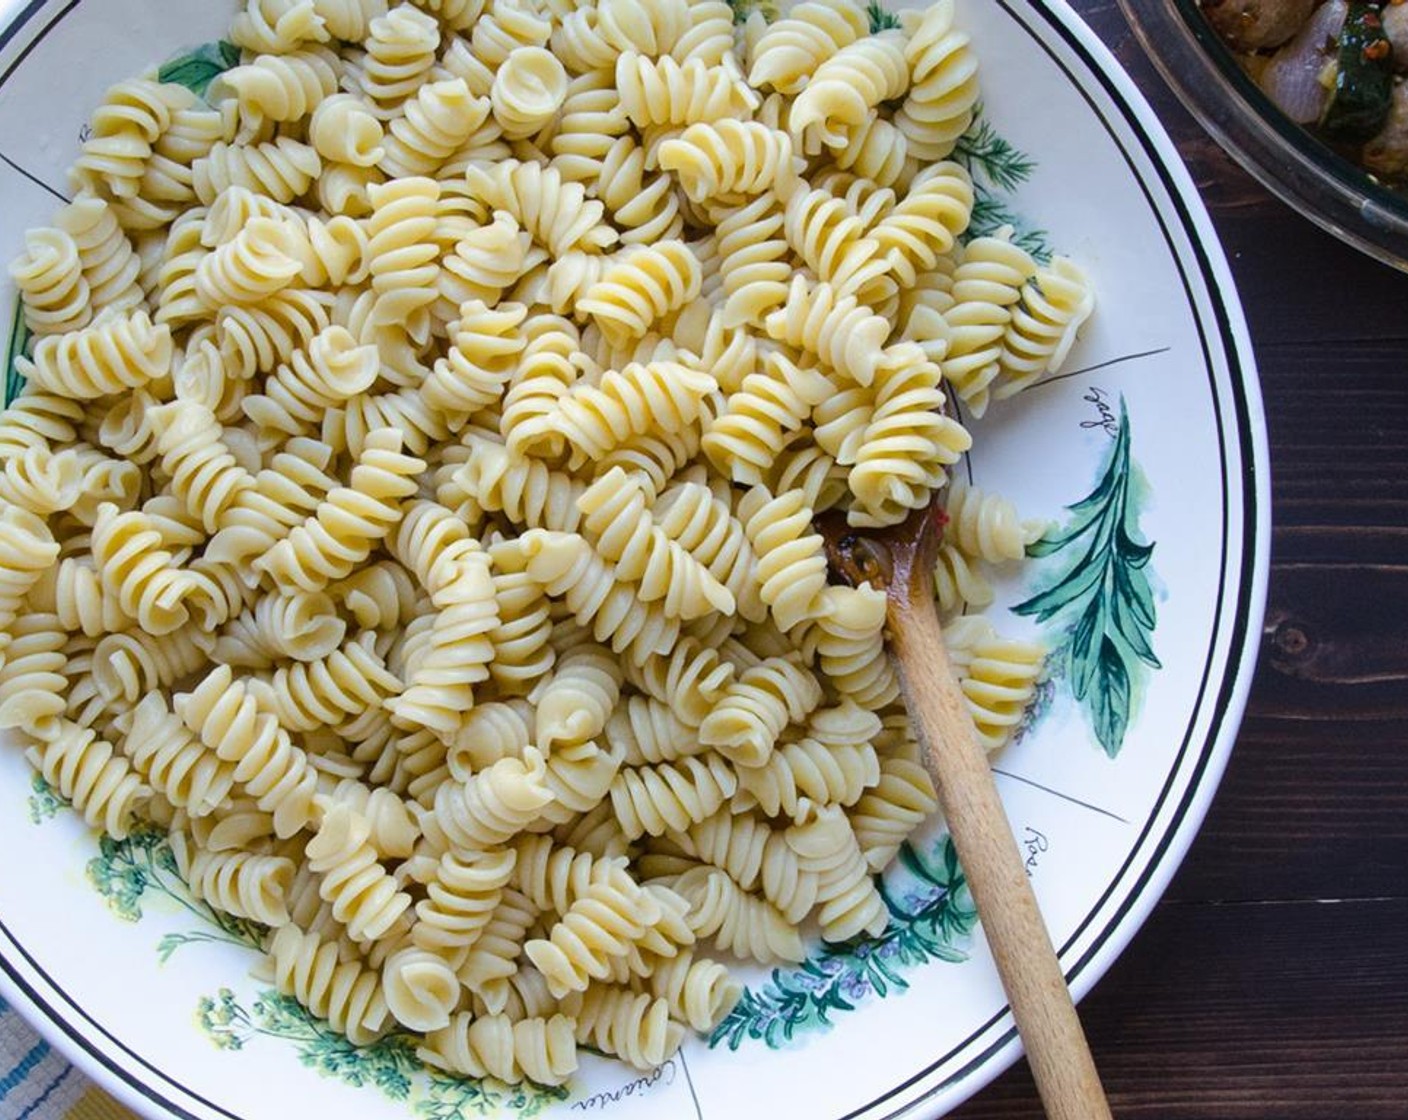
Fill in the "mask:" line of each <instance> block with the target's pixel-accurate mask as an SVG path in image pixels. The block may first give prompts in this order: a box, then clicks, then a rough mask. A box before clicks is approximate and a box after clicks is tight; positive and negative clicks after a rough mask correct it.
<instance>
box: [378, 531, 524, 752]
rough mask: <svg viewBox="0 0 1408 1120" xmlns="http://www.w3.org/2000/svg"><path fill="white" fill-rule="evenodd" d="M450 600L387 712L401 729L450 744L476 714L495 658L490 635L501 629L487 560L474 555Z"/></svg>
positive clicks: (390, 702)
mask: <svg viewBox="0 0 1408 1120" xmlns="http://www.w3.org/2000/svg"><path fill="white" fill-rule="evenodd" d="M446 597H447V599H448V600H449V601H448V602H447V604H446V606H445V607H443V608H442V609H441V610H439V612H438V613H436V614H435V616H434V621H433V623H432V625H431V628H430V633H429V636H428V639H427V643H426V649H425V652H424V654H423V655H422V656H421V657H420V658H419V659H417V660H416V662H415V663H414V665H413V667H412V668H411V670H410V672H409V678H408V680H407V687H406V690H405V692H403V693H402V694H401V695H400V696H398V697H395V698H394V699H392V700H390V701H388V705H387V706H388V707H389V708H390V709H391V712H392V714H393V718H394V719H395V720H396V722H397V723H398V724H399V725H400V726H402V727H407V728H410V729H418V728H429V729H430V730H432V731H434V732H436V734H438V735H440V736H441V737H442V738H444V739H447V740H448V739H449V738H450V737H452V736H453V735H454V733H455V731H456V730H457V728H458V727H459V725H460V723H461V721H462V719H463V716H464V713H466V712H468V711H471V710H472V709H473V708H474V704H475V697H474V686H475V685H477V684H479V683H480V682H482V681H485V680H487V679H488V678H489V668H488V666H489V662H490V661H492V660H493V657H494V645H493V642H492V641H491V640H490V638H489V635H490V634H491V633H492V632H493V630H494V629H495V628H496V627H497V626H498V624H499V614H498V602H497V600H496V598H495V596H494V584H493V580H492V579H491V577H490V575H489V563H488V557H487V556H485V555H484V554H483V553H477V554H472V555H470V556H469V557H468V559H467V563H466V565H465V569H464V571H463V572H462V574H461V575H460V576H459V577H458V578H457V579H456V581H455V583H454V584H453V585H451V587H450V588H449V589H448V590H447V592H446Z"/></svg>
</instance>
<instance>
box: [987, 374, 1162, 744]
mask: <svg viewBox="0 0 1408 1120" xmlns="http://www.w3.org/2000/svg"><path fill="white" fill-rule="evenodd" d="M1137 474H1138V472H1137V468H1136V467H1135V465H1134V462H1133V460H1132V459H1131V457H1130V427H1129V410H1128V409H1127V408H1126V406H1125V402H1124V398H1123V397H1121V398H1120V416H1119V425H1118V428H1117V429H1116V432H1115V442H1114V444H1113V445H1112V446H1111V448H1110V453H1109V456H1108V457H1107V458H1106V460H1105V463H1104V465H1103V466H1102V467H1101V473H1100V480H1099V481H1098V482H1097V483H1096V485H1095V489H1094V490H1092V491H1091V492H1090V493H1089V494H1088V495H1086V496H1085V497H1084V498H1082V499H1081V500H1080V501H1079V502H1077V503H1076V504H1075V505H1073V506H1069V507H1067V509H1068V512H1069V513H1070V515H1071V517H1070V520H1069V521H1068V522H1067V523H1066V524H1065V525H1064V526H1063V527H1060V528H1056V529H1052V530H1051V531H1049V532H1048V533H1047V534H1046V535H1045V536H1044V537H1042V538H1041V540H1039V541H1037V542H1036V543H1035V544H1033V545H1031V546H1029V547H1028V549H1027V555H1028V556H1030V557H1033V558H1034V559H1044V558H1048V557H1052V558H1055V563H1054V567H1055V569H1056V571H1055V575H1054V576H1052V577H1047V578H1048V582H1047V583H1046V585H1045V586H1044V588H1043V590H1041V591H1040V592H1039V593H1038V594H1036V595H1033V596H1032V597H1031V598H1029V599H1027V600H1026V601H1024V602H1022V603H1019V604H1017V606H1015V607H1013V608H1012V609H1013V611H1015V612H1016V613H1017V614H1021V615H1028V616H1030V617H1032V618H1034V619H1035V620H1036V621H1037V622H1038V623H1043V624H1044V623H1052V622H1055V623H1056V624H1058V625H1062V624H1064V625H1065V626H1066V633H1065V636H1064V638H1063V639H1062V641H1061V644H1060V645H1059V646H1058V647H1057V648H1056V649H1055V650H1053V652H1052V654H1051V657H1050V660H1049V664H1050V665H1051V666H1052V667H1053V669H1054V671H1056V672H1058V673H1061V674H1062V675H1063V676H1064V677H1065V679H1066V680H1067V681H1068V682H1069V684H1070V688H1071V693H1072V695H1074V696H1075V698H1076V700H1077V701H1078V702H1079V703H1080V704H1081V705H1082V706H1083V707H1084V708H1085V709H1086V711H1087V712H1088V714H1089V716H1090V721H1091V724H1092V725H1093V727H1094V730H1095V737H1096V738H1097V739H1098V740H1099V741H1100V746H1101V747H1103V748H1104V750H1105V753H1106V754H1107V755H1109V756H1110V757H1111V758H1114V757H1115V756H1116V755H1118V754H1119V752H1120V748H1121V747H1123V746H1124V737H1125V732H1126V731H1127V730H1128V729H1129V721H1130V717H1131V714H1132V712H1133V708H1134V705H1135V702H1136V700H1137V698H1138V696H1139V695H1140V694H1141V692H1142V690H1143V688H1144V685H1145V684H1146V682H1147V679H1148V675H1149V673H1150V672H1151V671H1152V670H1154V669H1158V668H1161V667H1162V666H1161V665H1160V663H1159V659H1158V657H1157V656H1156V655H1155V653H1154V648H1153V645H1152V638H1153V634H1154V628H1155V625H1156V623H1157V611H1156V610H1155V606H1154V591H1153V587H1152V585H1151V584H1150V581H1149V560H1150V558H1151V557H1152V556H1153V554H1154V544H1153V542H1152V541H1149V542H1145V541H1143V540H1142V539H1141V536H1142V534H1141V533H1140V532H1139V507H1140V496H1141V489H1142V487H1141V484H1140V481H1139V479H1138V477H1137Z"/></svg>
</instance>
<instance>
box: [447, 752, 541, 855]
mask: <svg viewBox="0 0 1408 1120" xmlns="http://www.w3.org/2000/svg"><path fill="white" fill-rule="evenodd" d="M544 774H545V766H544V762H543V756H542V754H541V753H539V752H538V751H537V750H535V749H533V748H532V747H529V748H528V749H527V750H525V751H524V752H523V758H522V759H517V758H503V759H500V760H499V761H498V762H495V763H494V764H493V765H492V766H490V767H488V768H487V769H485V770H481V771H479V772H478V773H476V774H475V775H474V776H473V777H472V778H470V780H469V781H467V782H464V783H456V782H446V783H444V784H443V785H442V786H441V787H440V790H439V792H438V793H437V794H436V797H435V815H436V818H437V820H438V821H439V823H440V825H441V827H442V828H443V829H444V830H445V835H446V837H447V838H448V839H449V840H450V842H451V844H453V845H455V846H457V847H458V848H459V849H461V850H463V851H465V852H471V851H476V850H482V849H483V848H485V847H488V846H490V845H493V844H502V843H503V842H504V841H505V840H507V839H509V838H510V837H512V836H513V835H515V834H516V833H518V832H521V831H522V830H523V829H524V827H526V826H527V825H528V824H530V823H531V822H532V821H534V820H535V819H537V816H538V814H539V813H540V812H541V811H542V810H543V808H544V807H545V806H546V805H547V804H548V803H549V802H550V801H551V800H552V793H551V791H550V790H549V789H548V788H547V786H546V785H545V784H544V782H543V779H544Z"/></svg>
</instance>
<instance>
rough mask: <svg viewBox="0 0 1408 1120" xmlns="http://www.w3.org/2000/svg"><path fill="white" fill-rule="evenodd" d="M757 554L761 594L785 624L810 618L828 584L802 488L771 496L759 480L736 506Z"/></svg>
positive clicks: (785, 626)
mask: <svg viewBox="0 0 1408 1120" xmlns="http://www.w3.org/2000/svg"><path fill="white" fill-rule="evenodd" d="M738 516H739V520H741V521H742V522H743V526H744V531H745V532H746V533H747V535H748V540H749V542H750V543H751V544H752V546H753V551H754V552H755V553H756V554H757V557H758V582H759V585H760V586H759V595H760V596H761V597H762V600H763V602H764V603H765V604H767V606H768V608H769V610H771V612H772V615H773V617H774V618H775V619H776V620H777V624H778V625H779V626H780V627H782V629H784V630H790V629H791V628H792V627H793V626H796V625H797V624H798V623H800V622H802V621H803V620H805V619H806V618H808V617H809V616H810V615H811V614H812V613H813V612H814V611H815V609H816V602H817V599H818V597H819V596H820V594H821V591H822V588H824V587H825V586H826V553H825V550H824V548H823V545H822V539H821V537H820V535H819V534H817V533H815V532H812V531H811V520H812V511H811V509H810V507H809V506H808V505H807V504H806V496H805V495H804V494H803V493H802V492H801V491H800V490H789V491H786V492H784V493H782V494H779V495H778V496H777V497H773V496H772V495H771V494H770V493H769V492H768V491H767V489H766V488H765V487H762V486H756V487H754V488H753V489H752V490H750V491H748V493H747V494H745V495H744V497H743V500H742V501H741V502H740V503H739V506H738Z"/></svg>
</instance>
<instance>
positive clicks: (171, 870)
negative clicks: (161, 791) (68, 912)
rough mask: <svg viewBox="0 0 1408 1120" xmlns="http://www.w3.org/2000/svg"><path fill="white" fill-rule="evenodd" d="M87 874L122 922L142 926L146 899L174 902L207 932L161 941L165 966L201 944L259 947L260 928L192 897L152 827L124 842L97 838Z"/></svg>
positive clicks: (164, 838)
mask: <svg viewBox="0 0 1408 1120" xmlns="http://www.w3.org/2000/svg"><path fill="white" fill-rule="evenodd" d="M87 872H88V881H89V882H90V883H91V884H92V885H93V887H94V889H96V890H97V892H98V893H99V894H100V895H102V896H103V898H105V899H106V900H107V903H108V906H109V907H111V909H112V911H113V913H115V914H117V915H118V917H120V918H124V919H126V920H127V921H129V922H135V921H140V920H141V917H142V900H143V898H144V897H145V896H147V895H149V894H150V895H152V896H154V897H155V896H161V897H164V898H166V899H168V900H170V901H171V902H174V903H175V904H176V905H177V906H179V907H181V909H183V910H186V911H188V912H189V913H190V914H192V915H193V916H195V917H196V918H199V919H200V920H201V922H203V923H204V924H205V925H207V926H209V927H210V928H209V929H204V928H202V929H196V930H188V931H185V932H182V933H168V934H166V935H165V936H163V937H162V939H161V940H160V941H159V942H157V950H156V951H157V956H158V957H159V958H160V960H161V961H162V963H163V964H164V963H165V962H166V961H167V960H168V959H169V958H170V957H171V954H172V953H174V952H175V951H176V950H177V949H179V948H181V946H183V945H192V944H197V943H199V942H202V941H207V942H208V941H216V942H223V943H224V944H227V945H238V946H240V947H241V948H245V949H259V948H261V947H262V945H263V942H264V932H265V930H264V927H263V926H261V925H259V924H257V923H255V922H250V921H246V920H244V919H242V918H234V917H231V916H230V915H229V914H226V913H224V912H223V911H220V910H216V909H214V908H213V907H211V906H207V905H206V904H205V903H204V902H202V901H201V900H200V899H198V898H196V897H195V896H194V895H192V893H191V889H190V887H188V886H187V885H186V882H185V880H183V879H182V878H181V872H180V870H179V869H178V868H177V866H176V855H175V853H174V852H173V851H172V850H171V842H170V840H169V839H168V838H167V834H166V830H165V829H162V828H158V827H156V826H154V825H152V826H146V827H142V828H139V829H137V830H136V831H134V832H133V833H132V835H130V836H128V837H127V838H126V839H125V840H114V839H113V838H112V837H110V836H106V835H105V836H102V837H100V838H99V840H98V855H97V856H96V857H94V858H93V859H91V860H89V861H88V868H87Z"/></svg>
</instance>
